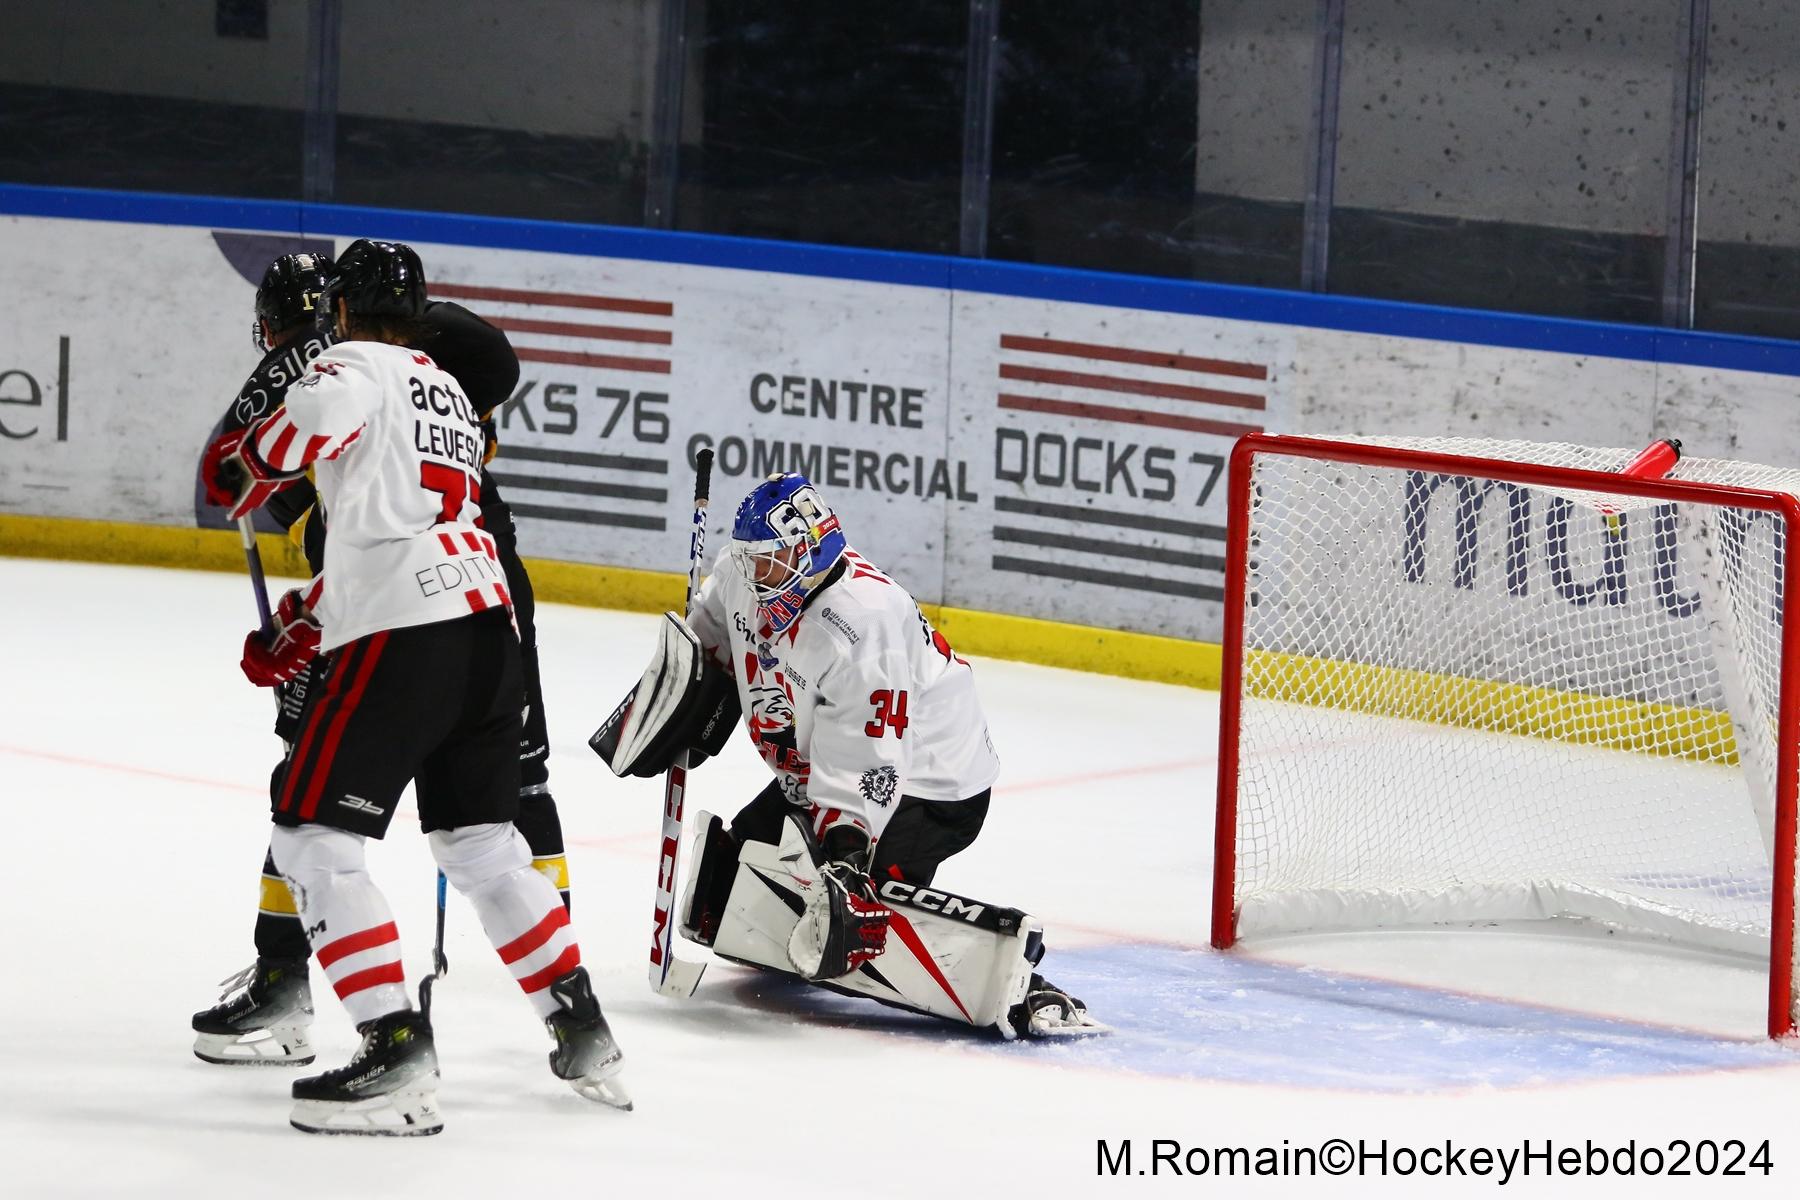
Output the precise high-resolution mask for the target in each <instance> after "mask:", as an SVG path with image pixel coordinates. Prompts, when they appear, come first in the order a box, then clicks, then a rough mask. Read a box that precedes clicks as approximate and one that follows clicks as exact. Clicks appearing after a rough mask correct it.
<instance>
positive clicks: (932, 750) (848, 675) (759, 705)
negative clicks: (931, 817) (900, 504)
mask: <svg viewBox="0 0 1800 1200" xmlns="http://www.w3.org/2000/svg"><path fill="white" fill-rule="evenodd" d="M842 559H843V569H842V571H841V572H840V573H839V574H838V577H837V578H836V580H835V581H834V582H832V583H831V584H830V585H828V586H826V587H824V588H821V589H820V590H818V591H816V592H814V593H813V594H812V595H811V596H810V597H809V598H808V601H807V604H806V607H805V609H804V610H803V611H802V613H801V615H800V616H799V618H798V619H796V620H795V621H794V622H793V624H791V625H789V626H788V627H787V628H786V629H785V630H783V631H782V632H781V633H779V634H777V635H774V636H773V637H770V636H763V635H761V634H759V630H758V618H757V604H756V599H755V596H754V594H753V593H752V591H751V589H750V586H749V584H748V583H747V582H746V581H745V580H744V578H743V576H742V574H741V573H740V572H739V570H738V568H737V567H736V566H735V565H734V564H733V563H732V561H731V558H730V552H729V551H726V552H725V553H722V554H720V556H719V558H718V560H717V561H716V562H715V563H714V564H713V571H712V574H711V576H709V577H708V578H707V580H706V582H705V583H704V584H702V585H701V587H700V591H699V593H698V594H697V595H696V596H695V598H694V603H693V606H692V611H691V615H690V619H689V623H690V624H691V625H692V627H693V630H694V632H695V634H696V635H698V636H699V638H700V641H701V644H702V645H703V646H704V647H705V648H706V650H707V652H708V653H710V654H711V655H712V656H713V658H714V659H715V660H716V661H717V662H718V663H719V664H720V665H721V666H724V667H725V668H726V669H727V670H728V671H730V672H731V674H732V675H733V676H734V677H735V678H736V680H737V690H738V699H739V701H740V703H741V704H742V706H743V711H744V723H745V725H746V726H747V727H748V729H749V731H750V738H751V741H752V742H754V743H755V744H756V748H757V752H758V753H759V754H760V755H761V756H762V758H763V760H764V761H765V762H766V763H768V765H769V767H770V768H771V769H772V770H773V771H774V772H775V774H776V777H777V779H779V780H780V781H781V783H782V787H783V790H784V791H785V792H786V793H787V797H788V799H789V800H790V801H791V802H793V803H794V804H796V805H799V806H803V807H808V808H809V809H810V812H811V814H812V817H813V832H814V833H815V834H817V835H821V836H822V835H823V832H824V830H825V829H827V828H828V827H830V826H831V825H834V824H837V823H838V822H840V821H846V820H847V821H852V822H854V823H856V824H857V825H860V826H861V827H863V828H864V829H866V830H867V831H868V833H869V836H870V838H871V840H875V839H879V838H880V836H881V832H882V830H883V829H884V828H886V826H887V823H888V819H889V818H890V817H891V816H892V815H893V812H894V807H895V805H896V804H898V802H899V800H900V797H901V796H917V797H919V798H921V799H924V800H965V799H968V798H969V797H971V796H975V795H978V794H980V793H981V792H983V791H985V790H987V789H988V788H990V787H992V786H993V783H994V780H995V779H996V778H997V777H998V776H999V774H1000V760H999V757H998V756H997V755H996V754H995V752H994V747H993V743H992V741H991V740H990V739H989V737H988V728H987V719H986V717H985V716H984V715H983V714H982V711H981V702H980V700H979V699H978V698H977V696H976V694H975V677H974V673H973V672H972V671H971V670H970V668H969V665H968V663H966V662H964V661H963V660H962V659H960V658H958V657H957V656H956V655H955V653H953V652H952V651H951V649H950V645H949V643H948V642H946V641H945V640H944V637H943V635H942V634H940V633H938V632H937V631H936V630H935V629H933V628H932V627H931V624H930V622H928V621H927V620H926V619H925V616H924V614H923V613H921V612H920V611H919V607H918V605H917V604H916V603H915V602H914V601H913V598H912V596H911V595H909V594H908V593H907V591H906V589H905V588H902V587H901V586H900V585H899V584H897V583H895V582H894V581H893V580H892V579H890V578H888V577H887V576H886V575H884V574H882V573H881V572H880V571H879V570H877V569H876V568H875V567H874V566H872V565H870V563H869V562H868V560H867V559H864V558H863V557H861V556H860V555H858V554H856V553H855V552H853V551H848V550H846V551H845V552H844V554H843V556H842Z"/></svg>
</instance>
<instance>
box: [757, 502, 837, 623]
mask: <svg viewBox="0 0 1800 1200" xmlns="http://www.w3.org/2000/svg"><path fill="white" fill-rule="evenodd" d="M845 549H846V546H845V542H844V532H843V530H842V529H841V528H839V526H838V519H837V515H836V514H835V513H833V512H832V511H831V508H830V506H829V505H827V504H826V503H825V500H824V498H823V497H821V496H820V495H819V492H818V489H816V488H814V487H813V485H812V483H811V481H809V480H808V479H807V478H806V476H804V475H794V474H789V475H771V476H769V478H768V479H767V480H766V481H764V482H763V483H760V484H758V485H757V486H756V489H755V490H754V491H752V492H751V493H750V494H749V495H748V496H745V497H744V502H743V503H742V504H740V505H738V510H737V517H736V519H735V520H734V521H733V522H732V526H731V559H732V562H733V563H735V564H736V565H737V568H738V570H739V571H741V572H742V573H743V576H744V580H745V582H747V583H748V584H749V585H750V591H751V593H752V594H753V595H755V597H756V604H757V614H758V616H759V617H760V618H761V621H762V624H764V625H766V626H767V627H768V630H769V633H770V634H776V633H780V632H781V631H782V630H784V629H786V628H787V627H788V626H789V625H792V624H793V623H794V620H795V619H796V618H797V617H799V615H800V609H801V606H802V605H803V604H805V602H806V594H807V592H808V591H810V590H811V589H812V588H813V587H815V586H816V585H817V578H818V576H820V575H823V574H824V573H825V572H827V571H829V570H831V568H833V567H835V566H836V565H837V563H838V559H839V558H840V557H842V556H843V553H844V550H845Z"/></svg>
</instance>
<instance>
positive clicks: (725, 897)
mask: <svg viewBox="0 0 1800 1200" xmlns="http://www.w3.org/2000/svg"><path fill="white" fill-rule="evenodd" d="M695 816H696V818H697V821H696V823H697V824H698V825H699V827H700V862H699V865H698V866H696V867H695V868H694V869H693V871H691V872H690V873H689V874H688V887H687V894H686V895H685V896H683V897H682V899H681V923H680V924H679V925H678V926H677V928H678V929H680V930H681V936H682V937H685V938H686V939H687V940H688V941H690V942H697V943H699V944H700V945H702V946H710V945H712V944H713V939H714V938H715V937H717V936H718V933H719V918H720V917H721V916H722V915H723V914H724V912H725V905H726V903H727V902H728V901H729V900H730V898H731V882H732V880H733V879H734V878H736V876H737V863H738V840H737V839H736V838H735V837H733V836H731V832H730V831H729V830H727V829H726V828H725V822H723V821H721V820H720V819H719V818H718V817H715V816H714V815H713V814H711V813H709V812H706V811H704V810H698V811H697V812H696V814H695Z"/></svg>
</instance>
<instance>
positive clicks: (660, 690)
mask: <svg viewBox="0 0 1800 1200" xmlns="http://www.w3.org/2000/svg"><path fill="white" fill-rule="evenodd" d="M741 711H742V710H741V709H740V708H739V706H738V695H737V687H736V686H735V685H734V684H733V683H732V680H731V677H730V676H729V675H727V674H726V673H725V672H724V671H721V670H720V669H719V668H718V667H716V666H714V665H713V664H712V662H711V661H710V660H708V659H707V657H706V655H705V653H704V652H703V651H702V650H701V648H700V639H699V638H698V637H696V636H694V631H693V630H692V629H689V628H688V626H687V622H685V621H683V620H682V619H681V618H680V617H678V616H676V615H675V614H674V613H672V612H671V613H664V614H663V621H662V624H661V626H659V631H658V635H657V639H656V650H655V652H654V653H652V654H651V656H650V665H649V666H648V667H646V668H644V677H643V678H642V679H640V680H638V682H637V686H636V687H634V688H632V689H631V692H630V694H629V695H627V696H626V697H625V699H624V701H622V702H621V703H620V704H619V706H618V707H617V708H615V709H614V710H613V712H612V715H611V716H610V717H608V718H606V721H605V723H604V724H602V725H601V726H600V728H599V729H598V730H596V731H595V733H594V736H593V737H591V738H589V739H588V745H589V746H592V747H593V749H594V753H595V754H598V755H599V756H600V757H601V758H603V759H605V760H606V765H607V766H609V767H611V768H612V773H613V774H614V775H617V776H619V777H621V778H623V777H624V776H627V775H636V776H639V777H641V778H645V779H651V778H655V777H656V776H658V775H661V774H662V773H663V772H664V771H666V770H668V769H669V767H670V766H671V765H673V764H674V762H675V759H676V758H677V757H678V756H679V755H680V754H681V753H682V752H683V751H684V750H685V751H691V752H692V754H691V757H690V758H689V759H688V762H687V765H688V766H689V767H697V766H699V765H700V764H701V763H702V762H705V761H706V760H707V759H708V758H710V757H711V756H712V755H715V754H717V753H718V752H719V751H720V750H722V749H724V747H725V743H726V741H727V740H728V739H729V738H730V737H731V730H732V727H733V726H735V725H736V724H737V720H738V716H739V714H740V713H741Z"/></svg>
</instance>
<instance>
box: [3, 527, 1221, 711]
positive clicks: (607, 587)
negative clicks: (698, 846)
mask: <svg viewBox="0 0 1800 1200" xmlns="http://www.w3.org/2000/svg"><path fill="white" fill-rule="evenodd" d="M256 540H257V544H258V545H259V546H260V547H261V550H262V558H263V569H264V570H265V571H267V572H268V573H269V574H270V575H276V576H283V577H286V578H290V579H305V578H307V577H308V576H309V575H310V574H311V572H309V571H308V570H307V568H306V559H305V557H304V556H303V555H301V553H300V551H299V548H298V547H297V546H295V545H294V544H293V543H291V542H289V541H288V540H287V538H285V537H282V536H280V535H278V534H259V535H258V536H257V539H256ZM0 555H11V556H15V557H20V558H53V559H65V560H77V561H84V562H107V563H127V564H131V565H134V566H146V567H178V568H187V569H193V570H205V571H241V570H243V569H244V551H243V547H242V545H240V544H239V542H238V538H237V534H236V533H235V532H233V531H230V530H216V529H181V528H176V527H174V526H167V525H128V524H125V523H122V522H112V521H84V520H75V519H71V518H65V517H25V516H14V515H10V514H0ZM525 565H526V568H527V569H528V570H529V571H530V572H531V585H532V591H533V592H535V593H536V595H537V598H538V599H539V600H543V601H546V602H549V603H555V604H579V605H585V606H587V607H590V608H614V609H624V610H626V611H629V612H664V611H666V610H670V609H679V608H680V607H681V600H682V596H683V595H684V594H685V592H686V590H687V577H686V576H685V575H678V574H665V573H662V572H658V571H638V570H633V569H632V568H630V567H604V566H595V565H593V564H590V563H571V562H559V561H556V560H553V559H542V558H527V559H526V560H525ZM922 607H923V608H924V610H925V615H926V616H927V617H929V618H930V619H931V621H932V623H933V624H935V625H936V626H937V627H938V629H939V631H940V632H942V633H943V635H944V636H945V637H946V638H947V639H949V641H950V644H951V645H952V646H954V647H955V648H956V649H957V651H959V652H962V653H968V654H978V655H984V656H986V657H989V658H1006V659H1014V660H1018V661H1022V662H1035V663H1042V664H1043V665H1045V666H1051V667H1067V668H1070V669H1072V670H1077V671H1094V672H1098V673H1100V674H1104V675H1122V676H1124V677H1126V678H1128V679H1148V680H1153V681H1156V682H1161V683H1176V684H1185V685H1187V686H1189V687H1204V688H1217V687H1218V686H1219V648H1218V647H1217V646H1216V645H1211V644H1209V643H1205V642H1189V641H1183V640H1182V639H1180V638H1171V637H1160V636H1158V635H1156V634H1149V633H1129V632H1126V631H1123V630H1117V629H1098V628H1095V627H1093V626H1088V625H1071V624H1065V623H1063V622H1061V621H1043V620H1039V619H1037V618H1036V617H1020V616H1014V615H1012V614H1010V613H991V612H980V611H976V610H973V609H963V608H949V607H945V606H942V605H936V604H927V605H923V606H922Z"/></svg>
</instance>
